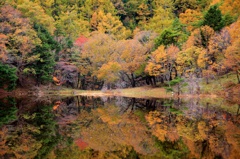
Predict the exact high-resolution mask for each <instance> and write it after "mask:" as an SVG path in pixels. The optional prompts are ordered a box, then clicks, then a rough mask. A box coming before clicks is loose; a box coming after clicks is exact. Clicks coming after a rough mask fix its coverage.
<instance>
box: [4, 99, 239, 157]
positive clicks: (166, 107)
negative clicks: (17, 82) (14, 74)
mask: <svg viewBox="0 0 240 159" xmlns="http://www.w3.org/2000/svg"><path fill="white" fill-rule="evenodd" d="M239 109H240V106H239V105H237V104H235V103H232V102H231V101H227V100H224V99H218V98H213V99H207V98H201V99H200V98H189V99H179V98H178V99H137V98H125V97H83V96H75V97H65V98H62V97H54V96H53V97H51V96H48V97H44V98H31V97H27V98H21V99H17V98H13V97H7V98H2V99H0V130H1V131H0V156H1V157H0V158H1V159H9V158H26V159H30V158H39V159H42V158H49V159H52V158H53V159H54V158H59V159H88V158H104V159H105V158H106V159H108V158H113V159H117V158H120V159H121V158H126V159H138V158H140V159H151V158H152V159H154V158H160V159H175V158H183V159H185V158H206V159H217V158H224V159H239V158H240V115H239V114H240V110H239Z"/></svg>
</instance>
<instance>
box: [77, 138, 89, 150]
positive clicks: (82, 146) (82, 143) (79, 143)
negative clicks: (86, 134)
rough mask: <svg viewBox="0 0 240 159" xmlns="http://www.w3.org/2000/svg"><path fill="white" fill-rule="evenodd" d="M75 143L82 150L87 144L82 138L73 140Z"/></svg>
mask: <svg viewBox="0 0 240 159" xmlns="http://www.w3.org/2000/svg"><path fill="white" fill-rule="evenodd" d="M75 144H76V145H77V146H78V147H79V149H81V150H84V149H85V148H86V147H87V146H88V143H86V142H84V141H83V140H82V139H80V138H79V139H77V140H76V141H75Z"/></svg>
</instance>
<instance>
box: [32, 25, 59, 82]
mask: <svg viewBox="0 0 240 159" xmlns="http://www.w3.org/2000/svg"><path fill="white" fill-rule="evenodd" d="M34 29H35V30H36V31H37V34H38V37H39V38H40V39H41V41H42V45H41V46H40V47H37V48H36V49H35V51H34V52H33V54H36V55H37V54H39V55H40V57H39V60H38V61H36V62H35V63H34V64H33V65H32V67H33V69H34V70H35V75H36V78H37V82H38V84H39V82H46V81H51V79H52V76H51V75H52V73H53V71H54V68H53V66H54V65H55V60H54V58H55V52H58V51H59V49H60V46H59V44H58V43H57V42H56V41H55V40H54V39H53V37H52V36H51V35H50V33H49V32H48V31H47V30H46V29H45V28H43V27H42V26H40V25H37V24H35V26H34Z"/></svg>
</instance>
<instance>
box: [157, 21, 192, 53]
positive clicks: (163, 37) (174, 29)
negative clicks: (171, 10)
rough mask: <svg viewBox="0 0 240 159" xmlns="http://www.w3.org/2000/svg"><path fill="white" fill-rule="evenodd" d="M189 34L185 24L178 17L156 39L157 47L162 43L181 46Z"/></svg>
mask: <svg viewBox="0 0 240 159" xmlns="http://www.w3.org/2000/svg"><path fill="white" fill-rule="evenodd" d="M187 37H188V34H187V31H186V30H185V29H184V25H183V24H182V23H181V22H180V21H179V19H178V18H176V19H175V20H174V22H173V24H172V26H171V27H169V28H167V29H164V30H163V31H162V33H161V34H160V35H159V36H158V37H157V38H156V39H155V49H157V48H158V47H159V46H160V45H164V46H168V45H171V44H174V45H176V46H179V47H180V46H181V45H182V44H183V43H184V42H185V41H186V40H187Z"/></svg>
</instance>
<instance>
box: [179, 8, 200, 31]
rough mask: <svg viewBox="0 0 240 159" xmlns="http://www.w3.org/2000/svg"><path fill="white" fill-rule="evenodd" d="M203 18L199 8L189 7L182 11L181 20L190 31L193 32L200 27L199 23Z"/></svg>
mask: <svg viewBox="0 0 240 159" xmlns="http://www.w3.org/2000/svg"><path fill="white" fill-rule="evenodd" d="M202 19H203V16H202V13H201V12H199V11H197V10H192V9H187V10H186V11H185V12H184V13H180V15H179V20H180V21H181V23H183V24H185V25H186V28H187V30H188V31H189V32H192V31H193V30H194V29H196V28H197V27H198V24H199V23H200V22H201V20H202Z"/></svg>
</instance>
